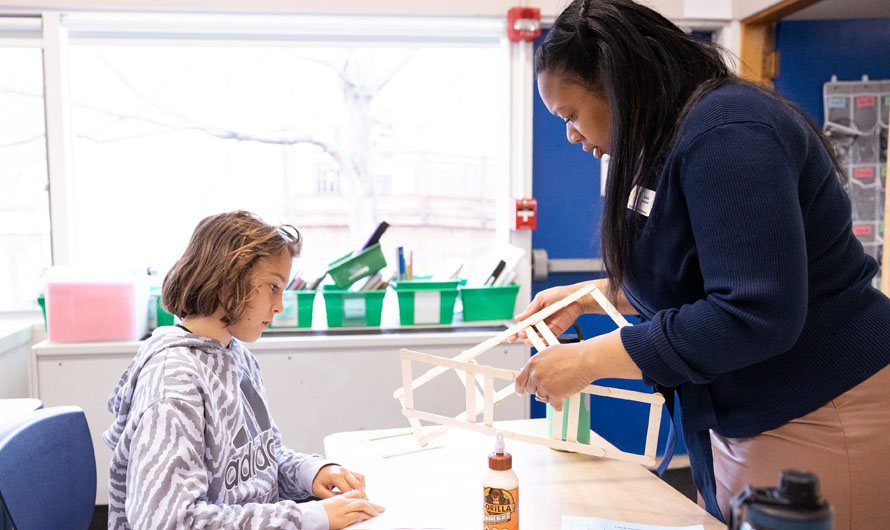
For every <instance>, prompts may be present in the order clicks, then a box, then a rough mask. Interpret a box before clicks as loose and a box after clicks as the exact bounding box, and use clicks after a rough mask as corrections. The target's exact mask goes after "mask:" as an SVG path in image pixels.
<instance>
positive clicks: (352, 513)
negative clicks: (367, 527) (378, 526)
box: [319, 490, 385, 530]
mask: <svg viewBox="0 0 890 530" xmlns="http://www.w3.org/2000/svg"><path fill="white" fill-rule="evenodd" d="M319 502H321V505H322V506H324V511H325V512H327V514H328V525H329V526H330V528H331V530H340V529H341V528H346V527H347V526H349V525H351V524H352V523H355V522H356V521H365V520H367V519H370V518H371V517H377V516H378V515H380V514H381V513H382V512H383V511H384V510H385V508H384V507H383V506H379V505H377V504H374V503H372V502H370V501H368V500H366V499H363V498H362V493H361V491H359V490H352V491H348V492H346V493H344V494H342V495H335V496H334V497H330V498H327V499H324V500H322V501H319Z"/></svg>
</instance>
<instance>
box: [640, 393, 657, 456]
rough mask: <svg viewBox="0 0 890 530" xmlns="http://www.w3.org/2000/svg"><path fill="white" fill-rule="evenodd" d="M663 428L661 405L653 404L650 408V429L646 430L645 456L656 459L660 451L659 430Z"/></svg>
mask: <svg viewBox="0 0 890 530" xmlns="http://www.w3.org/2000/svg"><path fill="white" fill-rule="evenodd" d="M660 427H661V405H660V404H655V403H652V405H651V406H650V407H649V428H648V429H647V430H646V447H645V449H643V454H645V455H646V456H650V457H652V458H655V452H656V451H657V450H658V429H659V428H660Z"/></svg>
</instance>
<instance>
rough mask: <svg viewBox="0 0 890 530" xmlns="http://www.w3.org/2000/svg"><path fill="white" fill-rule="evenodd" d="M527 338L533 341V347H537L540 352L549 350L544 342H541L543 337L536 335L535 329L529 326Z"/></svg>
mask: <svg viewBox="0 0 890 530" xmlns="http://www.w3.org/2000/svg"><path fill="white" fill-rule="evenodd" d="M525 336H526V337H528V340H530V341H531V343H532V346H534V347H535V349H536V350H538V351H543V350H546V349H547V345H546V344H544V341H542V340H541V337H539V336H538V334H537V333H535V328H533V327H531V326H529V327H527V328H525Z"/></svg>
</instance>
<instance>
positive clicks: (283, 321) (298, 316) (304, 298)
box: [269, 291, 318, 328]
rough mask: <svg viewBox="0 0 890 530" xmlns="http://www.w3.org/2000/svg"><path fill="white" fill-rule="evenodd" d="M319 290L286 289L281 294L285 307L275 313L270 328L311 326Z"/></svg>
mask: <svg viewBox="0 0 890 530" xmlns="http://www.w3.org/2000/svg"><path fill="white" fill-rule="evenodd" d="M317 293H318V291H285V292H284V293H283V294H282V296H281V301H282V303H283V304H284V309H283V310H282V311H281V313H278V314H277V315H275V317H274V319H273V321H272V324H270V325H269V327H270V328H311V327H312V308H313V307H314V306H315V295H316V294H317Z"/></svg>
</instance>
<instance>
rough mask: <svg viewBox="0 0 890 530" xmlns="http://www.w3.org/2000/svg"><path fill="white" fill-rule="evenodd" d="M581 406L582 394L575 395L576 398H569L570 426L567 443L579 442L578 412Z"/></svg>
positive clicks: (567, 430) (567, 427)
mask: <svg viewBox="0 0 890 530" xmlns="http://www.w3.org/2000/svg"><path fill="white" fill-rule="evenodd" d="M580 404H581V394H575V395H574V396H572V397H570V398H569V410H568V411H567V414H568V415H569V421H568V425H567V426H566V441H567V442H577V441H578V412H579V409H580V407H579V405H580Z"/></svg>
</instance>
